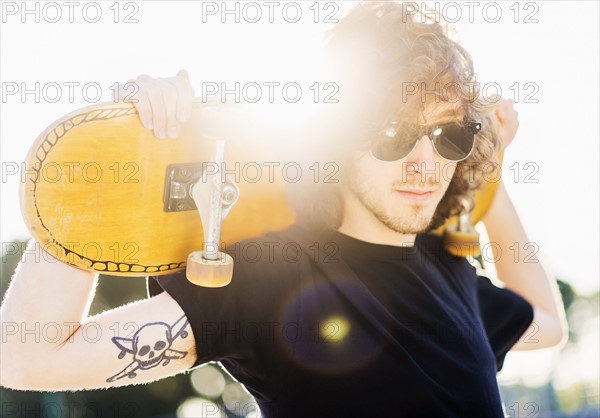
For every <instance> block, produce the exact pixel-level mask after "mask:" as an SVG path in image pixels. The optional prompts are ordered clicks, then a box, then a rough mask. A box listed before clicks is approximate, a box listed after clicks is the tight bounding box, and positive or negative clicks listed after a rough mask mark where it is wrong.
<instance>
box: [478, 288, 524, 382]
mask: <svg viewBox="0 0 600 418" xmlns="http://www.w3.org/2000/svg"><path fill="white" fill-rule="evenodd" d="M477 291H478V297H479V312H480V314H481V319H482V322H483V325H484V327H485V331H486V333H487V336H488V340H489V342H490V345H491V347H492V350H493V352H494V356H495V357H496V366H497V370H498V371H500V370H501V369H502V366H503V365H504V358H505V357H506V353H508V351H509V350H510V349H511V347H512V346H513V345H514V344H515V343H516V342H517V341H518V340H519V338H520V337H521V336H522V335H523V333H524V332H525V331H526V330H527V328H528V327H529V325H530V324H531V322H532V321H533V307H532V306H531V304H530V303H529V302H527V301H526V300H525V299H524V298H523V297H521V296H520V295H518V294H517V293H515V292H513V291H511V290H509V289H506V288H500V287H498V286H496V285H494V284H493V283H492V282H491V281H490V279H488V278H487V277H482V276H480V277H479V278H478V289H477Z"/></svg>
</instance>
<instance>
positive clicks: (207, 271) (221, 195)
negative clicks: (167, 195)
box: [186, 140, 239, 287]
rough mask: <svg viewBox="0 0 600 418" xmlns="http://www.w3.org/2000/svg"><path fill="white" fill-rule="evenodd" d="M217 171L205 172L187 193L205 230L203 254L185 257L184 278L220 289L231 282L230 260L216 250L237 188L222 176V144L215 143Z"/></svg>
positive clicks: (194, 253) (194, 252) (219, 141)
mask: <svg viewBox="0 0 600 418" xmlns="http://www.w3.org/2000/svg"><path fill="white" fill-rule="evenodd" d="M212 161H213V163H214V165H211V166H213V167H214V166H216V167H217V170H216V171H214V172H213V171H211V172H209V170H205V171H204V172H203V173H202V175H201V177H200V179H199V180H198V181H196V182H194V183H192V184H191V186H190V189H189V192H190V193H189V194H190V195H191V197H192V198H193V200H194V203H195V204H196V207H197V209H198V212H199V213H200V219H201V220H202V229H203V230H204V240H203V249H202V251H193V252H191V253H190V254H189V255H188V259H187V269H186V276H187V279H188V280H189V281H190V282H192V283H194V284H195V285H198V286H204V287H223V286H227V285H228V284H229V283H230V282H231V278H232V275H233V259H232V258H231V256H230V255H229V254H225V253H223V252H221V251H219V243H220V240H221V227H222V225H223V221H224V220H225V218H226V217H227V214H228V213H229V211H230V210H231V208H232V207H233V205H235V203H236V202H237V200H238V196H239V188H238V186H237V185H236V184H235V183H233V182H232V181H230V179H228V178H227V177H225V178H224V177H223V176H222V167H223V163H224V161H225V141H223V140H217V141H216V143H215V154H214V158H213V160H212Z"/></svg>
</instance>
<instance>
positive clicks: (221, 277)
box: [185, 251, 233, 287]
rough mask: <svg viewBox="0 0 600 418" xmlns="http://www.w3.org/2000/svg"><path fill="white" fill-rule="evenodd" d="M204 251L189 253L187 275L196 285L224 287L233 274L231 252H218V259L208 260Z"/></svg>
mask: <svg viewBox="0 0 600 418" xmlns="http://www.w3.org/2000/svg"><path fill="white" fill-rule="evenodd" d="M203 253H204V252H203V251H194V252H192V253H190V254H189V255H188V259H187V268H186V272H185V273H186V277H187V279H188V280H189V281H190V282H192V283H194V284H195V285H196V286H203V287H224V286H227V285H228V284H229V283H230V282H231V277H232V276H233V258H231V256H230V255H229V254H225V253H222V252H219V253H218V256H219V258H218V259H217V260H207V259H205V258H204V257H203Z"/></svg>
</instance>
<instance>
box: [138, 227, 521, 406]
mask: <svg viewBox="0 0 600 418" xmlns="http://www.w3.org/2000/svg"><path fill="white" fill-rule="evenodd" d="M227 252H228V253H229V254H231V255H232V257H233V258H234V262H235V264H234V274H233V280H232V282H231V284H230V285H228V286H226V287H224V288H218V289H210V288H202V287H197V286H195V285H193V284H191V283H190V282H188V281H187V279H186V278H185V272H180V273H176V274H172V275H168V276H158V277H153V278H151V280H149V290H150V293H151V294H154V293H156V292H160V291H161V289H160V287H162V289H164V290H166V291H167V292H168V293H169V294H170V295H171V296H172V297H173V298H174V299H175V300H176V301H177V302H178V303H179V304H180V306H181V307H182V309H183V311H184V312H185V313H186V315H187V318H188V320H189V322H190V325H191V327H192V330H193V332H194V336H195V338H196V348H197V354H198V360H197V362H196V364H195V366H196V365H199V364H202V363H205V362H208V361H221V362H222V364H223V365H224V366H225V367H226V368H227V369H228V370H229V372H230V373H231V374H232V375H233V376H234V377H235V378H236V379H238V380H239V381H240V382H242V383H244V384H245V385H246V387H247V388H248V390H250V392H251V393H252V394H253V395H254V396H255V397H256V399H257V401H258V403H259V405H260V408H261V411H262V413H263V416H265V417H320V416H328V417H404V416H406V417H477V418H482V417H503V413H502V405H501V400H500V394H499V389H498V384H497V380H496V371H497V370H500V368H501V367H502V363H503V360H504V357H505V355H506V353H507V352H508V350H509V349H510V348H511V346H512V345H513V344H514V343H515V342H516V341H517V340H518V338H519V337H520V336H521V335H522V334H523V333H524V332H525V330H526V329H527V328H528V326H529V324H530V323H531V322H532V320H533V309H532V307H531V305H530V304H529V303H528V302H527V301H525V299H523V298H522V297H520V296H519V295H517V294H516V293H514V292H512V291H510V290H508V289H502V288H499V287H497V286H494V285H493V284H492V283H491V282H490V280H489V279H487V278H484V277H479V276H477V274H476V272H475V269H474V267H472V266H471V265H470V264H469V263H468V262H467V260H465V259H464V258H459V257H454V256H452V255H450V254H448V253H447V252H445V251H444V250H443V248H442V244H441V239H440V238H439V237H437V236H434V235H429V234H424V235H420V236H418V237H417V240H416V242H415V246H414V247H396V246H389V245H380V244H371V243H367V242H363V241H360V240H357V239H354V238H352V237H349V236H347V235H344V234H341V233H339V232H337V231H324V232H321V233H314V232H313V233H309V232H308V230H307V229H305V228H302V227H300V226H298V225H295V226H293V227H291V228H288V229H287V230H284V231H279V232H277V233H270V234H267V235H265V236H263V237H260V238H257V239H253V240H246V241H243V242H241V243H239V244H236V245H233V246H231V247H230V248H229V249H228V250H227ZM152 279H154V280H152ZM156 281H158V283H159V284H160V287H158V286H157V285H156Z"/></svg>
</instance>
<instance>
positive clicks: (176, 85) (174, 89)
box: [114, 70, 194, 138]
mask: <svg viewBox="0 0 600 418" xmlns="http://www.w3.org/2000/svg"><path fill="white" fill-rule="evenodd" d="M193 98H194V90H193V89H192V86H191V84H190V80H189V78H188V73H187V71H186V70H181V71H179V72H178V73H177V76H176V77H168V78H152V77H149V76H147V75H141V76H139V77H138V78H136V79H135V80H129V81H128V82H127V83H125V84H120V85H119V87H118V88H117V89H116V90H115V97H114V99H115V101H121V102H129V103H133V104H134V106H135V108H136V109H137V111H138V113H139V115H140V119H141V121H142V124H143V125H144V126H145V127H146V128H147V129H152V130H154V135H156V136H157V137H158V138H166V137H167V136H168V137H169V138H175V137H176V136H177V135H178V134H179V130H180V124H181V123H184V122H186V121H187V120H188V119H189V118H190V115H191V112H192V100H193Z"/></svg>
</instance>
